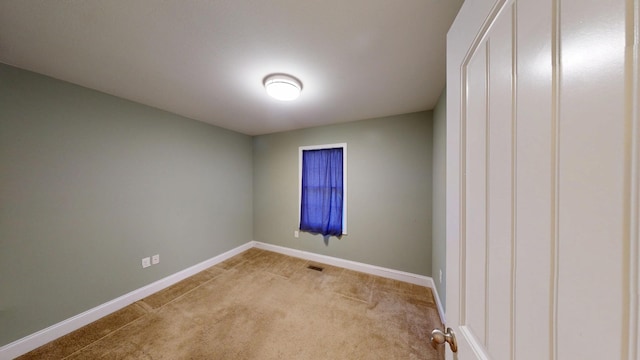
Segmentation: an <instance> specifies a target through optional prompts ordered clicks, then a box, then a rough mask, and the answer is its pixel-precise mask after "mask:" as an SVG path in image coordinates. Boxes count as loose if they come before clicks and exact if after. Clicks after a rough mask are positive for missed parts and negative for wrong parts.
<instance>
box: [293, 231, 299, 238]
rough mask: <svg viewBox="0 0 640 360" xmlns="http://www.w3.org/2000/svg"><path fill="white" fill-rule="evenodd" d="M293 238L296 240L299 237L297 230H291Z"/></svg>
mask: <svg viewBox="0 0 640 360" xmlns="http://www.w3.org/2000/svg"><path fill="white" fill-rule="evenodd" d="M293 237H294V238H298V237H300V231H298V230H293Z"/></svg>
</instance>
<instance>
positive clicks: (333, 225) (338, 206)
mask: <svg viewBox="0 0 640 360" xmlns="http://www.w3.org/2000/svg"><path fill="white" fill-rule="evenodd" d="M342 184H343V182H342V148H337V149H320V150H303V151H302V197H301V204H300V206H301V209H300V230H303V231H308V232H311V233H316V234H322V235H325V236H327V235H334V236H341V235H342V204H343V201H342V200H343V199H342V196H343V189H342Z"/></svg>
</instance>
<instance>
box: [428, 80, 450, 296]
mask: <svg viewBox="0 0 640 360" xmlns="http://www.w3.org/2000/svg"><path fill="white" fill-rule="evenodd" d="M446 131H447V96H446V89H445V90H443V91H442V95H440V99H438V103H437V104H436V107H435V109H434V110H433V261H432V264H433V270H432V273H433V282H434V283H435V285H436V289H437V290H438V296H439V297H440V302H441V303H442V306H443V307H444V306H445V303H446V301H445V299H446V298H445V296H446V289H447V288H446V280H447V264H446V260H447V257H446V255H447V253H446V240H447V239H446V225H447V224H446V218H445V215H446V210H447V209H446V205H447V204H446V196H445V195H446V190H447V176H446V175H447V174H446V170H447V167H446V160H447V153H446V150H447V147H446V141H447V132H446ZM440 271H442V281H441V280H440Z"/></svg>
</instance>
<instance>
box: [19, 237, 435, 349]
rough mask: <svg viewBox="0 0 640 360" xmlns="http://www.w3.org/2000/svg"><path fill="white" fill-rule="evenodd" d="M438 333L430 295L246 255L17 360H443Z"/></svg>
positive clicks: (268, 255)
mask: <svg viewBox="0 0 640 360" xmlns="http://www.w3.org/2000/svg"><path fill="white" fill-rule="evenodd" d="M309 265H315V266H318V267H322V268H323V269H324V270H323V271H321V272H320V271H316V270H312V269H309V268H308V266H309ZM436 327H437V328H442V324H441V323H440V320H439V318H438V312H437V309H436V305H435V302H434V299H433V295H432V293H431V290H430V289H428V288H425V287H421V286H417V285H412V284H408V283H404V282H399V281H394V280H389V279H385V278H381V277H376V276H371V275H368V274H363V273H359V272H355V271H351V270H347V269H342V268H337V267H333V266H329V265H324V264H318V263H313V262H309V261H306V260H302V259H298V258H294V257H288V256H285V255H281V254H277V253H273V252H269V251H264V250H259V249H255V248H254V249H250V250H248V251H246V252H244V253H242V254H240V255H237V256H235V257H233V258H231V259H229V260H227V261H224V262H222V263H220V264H218V265H216V266H213V267H211V268H209V269H207V270H205V271H203V272H201V273H198V274H196V275H194V276H192V277H190V278H188V279H186V280H184V281H181V282H180V283H177V284H175V285H173V286H171V287H169V288H167V289H165V290H162V291H160V292H158V293H156V294H154V295H151V296H149V297H148V298H145V299H143V300H141V301H138V302H137V303H134V304H132V305H130V306H128V307H126V308H124V309H122V310H120V311H117V312H115V313H113V314H111V315H108V316H106V317H104V318H102V319H100V320H98V321H96V322H94V323H92V324H89V325H87V326H85V327H84V328H81V329H79V330H77V331H75V332H73V333H71V334H68V335H66V336H63V337H62V338H60V339H58V340H55V341H53V342H51V343H49V344H46V345H44V346H42V347H40V348H38V349H36V350H34V351H32V352H30V353H28V354H26V355H24V356H22V357H20V358H19V359H154V360H157V359H349V360H355V359H386V360H388V359H443V358H444V355H443V353H444V352H443V349H442V348H441V349H439V350H437V351H436V350H434V349H433V348H432V347H431V345H430V344H429V334H430V332H431V330H432V329H433V328H436Z"/></svg>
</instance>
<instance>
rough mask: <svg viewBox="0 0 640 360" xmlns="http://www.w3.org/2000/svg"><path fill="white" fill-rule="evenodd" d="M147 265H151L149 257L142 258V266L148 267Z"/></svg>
mask: <svg viewBox="0 0 640 360" xmlns="http://www.w3.org/2000/svg"><path fill="white" fill-rule="evenodd" d="M149 266H151V258H149V257H146V258H142V268H143V269H144V268H148V267H149Z"/></svg>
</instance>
